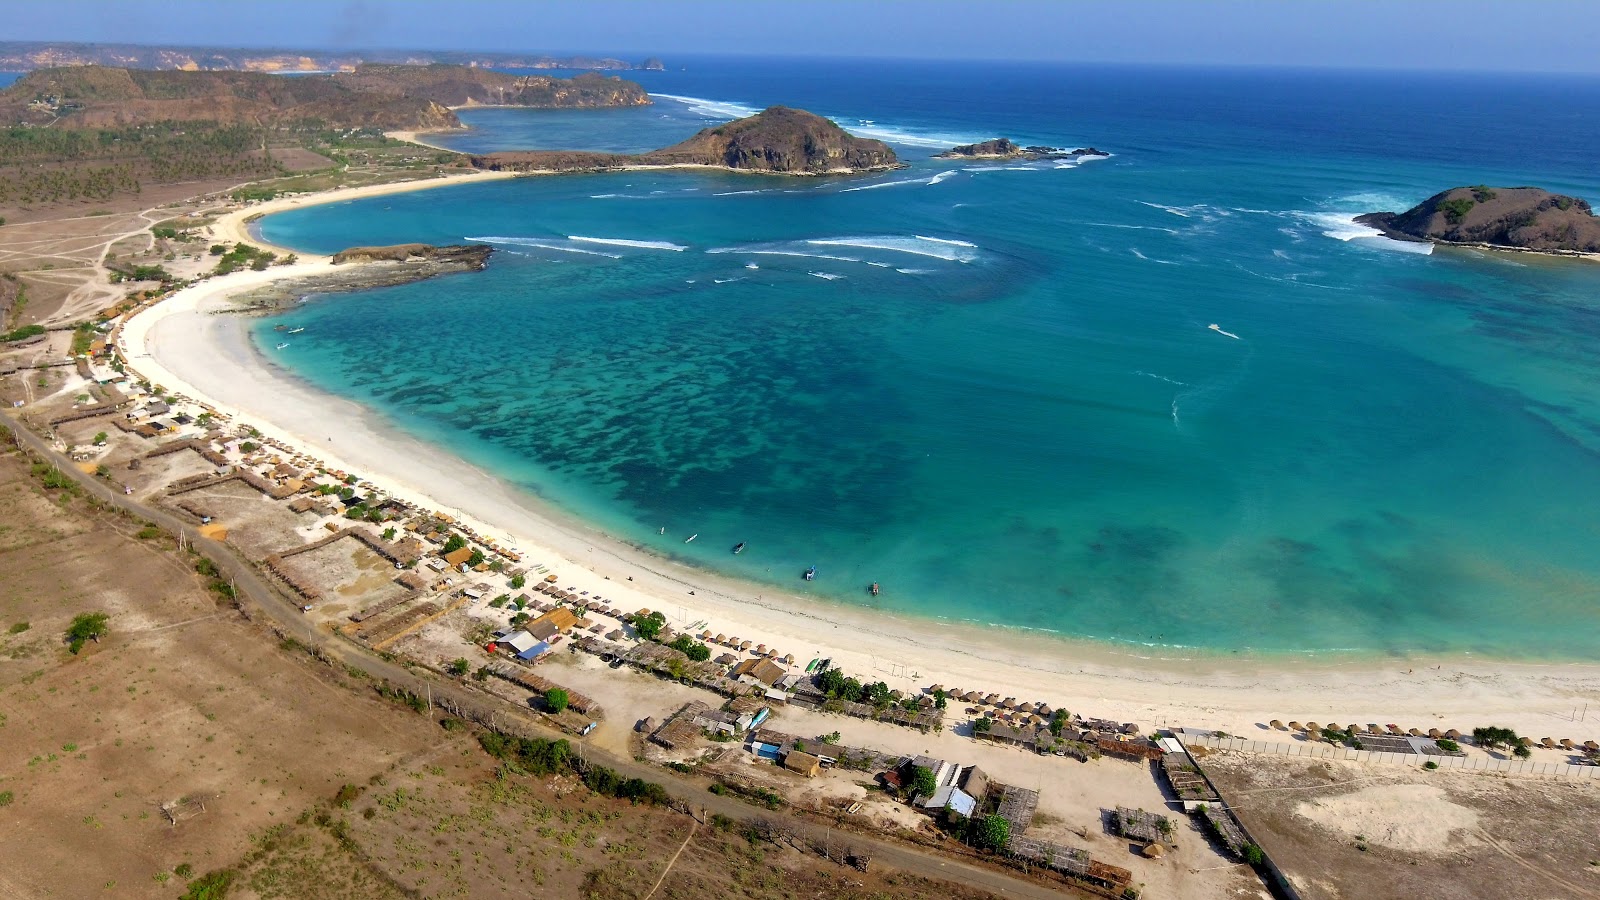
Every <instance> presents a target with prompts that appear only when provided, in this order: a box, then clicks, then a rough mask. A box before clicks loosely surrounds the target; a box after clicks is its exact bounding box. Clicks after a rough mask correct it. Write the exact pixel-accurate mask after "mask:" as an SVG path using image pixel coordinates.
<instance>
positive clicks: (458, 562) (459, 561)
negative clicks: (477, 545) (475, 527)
mask: <svg viewBox="0 0 1600 900" xmlns="http://www.w3.org/2000/svg"><path fill="white" fill-rule="evenodd" d="M470 559H472V548H471V547H457V548H456V549H454V550H451V551H450V552H449V553H446V554H445V555H444V563H445V565H447V566H449V567H450V568H452V569H459V568H461V567H462V566H464V565H466V564H467V561H468V560H470Z"/></svg>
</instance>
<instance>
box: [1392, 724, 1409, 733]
mask: <svg viewBox="0 0 1600 900" xmlns="http://www.w3.org/2000/svg"><path fill="white" fill-rule="evenodd" d="M1389 733H1390V734H1405V732H1404V731H1401V730H1400V726H1399V725H1396V724H1394V723H1393V722H1391V723H1389Z"/></svg>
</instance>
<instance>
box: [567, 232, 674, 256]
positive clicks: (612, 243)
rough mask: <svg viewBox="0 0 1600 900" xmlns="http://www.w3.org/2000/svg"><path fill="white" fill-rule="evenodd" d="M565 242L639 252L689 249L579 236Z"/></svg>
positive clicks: (661, 243) (569, 236)
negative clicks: (623, 248) (599, 245)
mask: <svg viewBox="0 0 1600 900" xmlns="http://www.w3.org/2000/svg"><path fill="white" fill-rule="evenodd" d="M567 240H569V241H578V242H579V243H583V244H605V245H606V246H609V247H634V248H637V249H640V250H673V251H677V252H682V251H684V250H687V249H689V248H688V247H685V246H684V245H682V244H674V243H672V242H671V241H631V240H628V239H626V238H598V237H584V236H583V235H579V234H569V235H567Z"/></svg>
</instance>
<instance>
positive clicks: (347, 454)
mask: <svg viewBox="0 0 1600 900" xmlns="http://www.w3.org/2000/svg"><path fill="white" fill-rule="evenodd" d="M490 177H497V176H494V175H488V174H474V175H465V176H461V177H454V176H452V177H450V178H446V179H435V180H430V181H424V182H415V183H407V184H400V185H384V186H380V187H374V188H370V189H359V190H349V191H341V192H333V193H330V194H325V195H315V196H309V195H308V196H302V197H295V198H286V199H284V200H281V201H272V202H270V203H267V204H259V205H256V206H253V207H250V208H248V209H246V210H243V211H240V212H238V213H234V214H231V215H230V216H227V217H225V218H224V219H222V220H221V221H219V223H218V224H217V226H216V228H217V230H218V236H219V237H225V238H229V239H232V240H247V239H249V237H248V235H247V234H246V233H245V224H244V219H245V218H246V217H247V216H254V215H256V214H258V213H266V212H272V211H276V210H279V209H284V208H291V207H297V206H304V205H309V204H314V203H325V202H334V201H339V200H344V199H349V198H354V197H357V196H371V195H373V194H378V193H387V192H392V191H401V190H415V189H419V188H425V187H433V186H438V185H443V184H455V183H460V182H464V181H472V180H480V179H484V178H490ZM501 177H504V176H501ZM300 258H301V260H302V261H301V262H299V263H297V264H295V265H292V266H280V267H274V268H272V269H269V270H266V271H262V272H255V271H240V272H236V273H233V274H231V275H228V276H224V277H219V278H212V279H210V280H207V281H204V282H201V283H200V284H197V285H194V286H192V287H189V288H187V289H184V290H182V291H179V292H178V293H176V294H174V295H173V296H172V297H170V298H168V299H166V300H164V301H162V302H160V303H158V304H156V305H154V306H152V307H150V308H148V309H146V310H145V311H143V312H140V313H139V314H138V315H136V316H134V317H133V318H132V319H130V320H129V321H128V322H127V323H126V324H125V325H124V327H123V329H122V332H121V341H122V346H123V350H124V353H125V356H126V358H127V360H128V362H129V364H130V365H131V367H132V368H133V369H134V370H136V371H137V372H138V373H139V374H141V375H143V376H144V377H146V378H148V379H149V380H150V381H151V382H153V383H155V384H159V385H161V386H163V387H165V388H166V389H167V390H168V391H173V392H177V393H179V394H183V395H187V396H188V397H190V398H193V399H195V400H198V401H200V402H203V403H207V404H209V405H211V406H213V407H215V408H216V409H218V410H219V411H221V412H223V413H226V414H228V415H230V416H232V417H234V419H235V421H236V422H245V423H249V424H251V425H254V426H255V427H257V428H258V429H260V430H261V431H262V432H263V433H265V434H267V435H268V436H270V437H273V438H275V439H277V440H280V441H283V442H286V443H289V444H293V445H296V446H298V447H300V448H302V449H303V450H304V451H305V452H306V453H307V454H308V455H310V456H314V457H317V458H320V459H322V460H323V461H324V462H325V463H326V464H327V465H328V466H329V467H331V468H336V469H344V470H347V471H350V472H356V473H359V474H360V475H361V476H362V477H364V478H366V479H368V480H370V481H371V482H373V483H374V484H376V485H378V486H379V487H380V488H382V489H384V490H387V491H389V492H391V493H392V494H394V495H396V496H398V497H401V498H403V499H406V500H408V501H410V502H413V503H416V504H419V505H421V506H424V507H428V508H432V509H436V510H439V511H443V512H447V513H449V514H451V515H454V516H456V517H457V518H459V519H462V520H464V521H466V522H469V523H471V524H472V526H473V527H474V528H475V529H476V530H477V531H478V532H479V533H480V534H482V535H486V536H494V537H496V538H501V539H503V540H502V541H501V543H502V545H510V546H513V547H514V548H515V549H516V550H517V552H519V553H520V554H521V556H522V559H523V562H524V563H528V562H532V563H536V564H543V565H547V566H549V567H550V568H551V570H552V571H553V572H556V573H559V575H560V578H561V582H562V584H563V585H564V586H565V585H574V586H576V588H577V589H579V590H587V591H589V592H591V593H592V594H597V595H600V596H602V597H604V598H605V600H606V602H608V603H611V604H612V605H615V606H618V607H621V608H624V609H628V610H633V609H637V608H640V607H648V608H650V609H656V610H661V611H662V612H664V613H665V614H666V615H667V616H668V619H669V622H670V623H671V624H672V625H673V626H674V627H676V628H679V629H684V628H687V627H689V626H690V625H692V624H694V623H698V622H702V621H703V622H704V623H705V624H704V625H703V626H696V627H693V629H692V630H693V631H694V632H695V633H698V632H699V631H700V630H701V629H702V627H703V628H709V629H710V630H711V631H712V632H713V633H724V634H727V635H729V636H733V635H738V636H739V637H740V638H741V639H745V640H750V641H753V642H756V643H764V644H766V645H767V646H769V647H776V648H777V649H778V650H779V651H780V652H781V653H792V654H793V655H794V656H795V657H796V659H797V660H799V663H800V665H802V666H803V665H805V663H807V662H808V661H810V660H811V659H812V658H814V657H831V658H832V659H833V661H834V663H835V664H836V665H839V666H841V667H843V668H844V669H845V670H846V671H847V672H850V673H852V674H855V675H857V676H860V677H863V678H867V679H881V680H883V681H886V682H887V683H888V684H889V685H890V687H892V688H899V689H902V690H907V691H913V690H920V689H922V688H924V687H926V686H928V685H932V684H935V683H938V684H942V685H944V686H945V687H946V688H959V689H960V690H963V691H967V690H981V691H983V692H985V693H987V692H995V693H999V694H1000V695H1001V696H1004V697H1016V698H1018V699H1019V700H1025V701H1044V702H1046V703H1049V704H1050V705H1051V706H1054V707H1065V708H1067V709H1069V710H1071V711H1073V712H1075V713H1081V714H1083V715H1086V716H1096V717H1103V718H1108V719H1114V720H1118V721H1127V722H1136V723H1138V724H1139V725H1141V726H1142V727H1144V728H1145V729H1147V730H1148V729H1150V728H1157V727H1176V726H1184V727H1191V728H1220V729H1224V730H1226V731H1229V732H1231V733H1234V734H1239V735H1244V736H1250V735H1255V734H1261V733H1263V731H1262V729H1264V728H1265V725H1264V724H1263V723H1266V722H1268V721H1270V720H1272V719H1281V720H1284V721H1289V720H1295V719H1298V720H1301V721H1305V720H1316V721H1339V722H1360V723H1367V722H1377V723H1384V724H1387V723H1397V724H1399V725H1401V726H1402V727H1406V728H1409V727H1418V728H1422V729H1424V730H1426V729H1428V728H1431V727H1439V728H1459V729H1462V730H1464V731H1465V730H1468V729H1471V728H1472V727H1474V726H1477V725H1483V724H1499V725H1503V726H1508V727H1512V728H1515V729H1517V730H1518V731H1519V732H1520V733H1522V734H1525V735H1532V736H1534V737H1536V738H1537V737H1542V736H1545V735H1550V736H1553V737H1556V738H1560V737H1572V738H1575V739H1579V740H1582V739H1584V738H1588V737H1591V736H1593V735H1594V734H1595V733H1597V732H1600V727H1597V726H1600V665H1581V664H1569V663H1560V664H1550V665H1539V664H1536V663H1529V662H1509V663H1501V662H1498V661H1494V660H1476V659H1471V658H1468V659H1461V658H1454V659H1450V658H1446V659H1428V658H1421V657H1414V658H1406V659H1395V658H1391V659H1383V660H1378V659H1369V660H1348V659H1333V658H1324V657H1304V658H1300V659H1286V658H1282V657H1274V658H1266V659H1260V658H1250V657H1245V656H1239V657H1234V658H1227V657H1204V658H1200V659H1175V658H1146V657H1141V656H1139V655H1136V654H1135V653H1134V652H1127V653H1123V652H1119V651H1118V650H1117V649H1116V648H1113V647H1109V646H1104V645H1094V644H1087V643H1080V642H1068V641H1063V640H1057V639H1053V638H1048V637H1044V636H1040V635H1036V634H1030V633H1025V632H1014V631H1009V630H1006V629H1001V628H978V627H973V626H970V625H967V624H942V623H939V622H935V621H927V620H917V619H912V618H909V617H904V616H896V615H891V614H886V613H881V612H877V611H872V610H863V609H855V608H850V607H847V606H844V605H842V604H826V603H820V602H818V601H816V600H814V599H803V598H801V597H798V596H788V595H785V594H784V592H782V591H781V590H779V589H775V588H771V587H766V586H760V585H752V584H744V583H739V582H735V581H732V580H726V579H722V578H719V577H717V576H715V575H712V574H709V573H706V572H702V571H699V570H695V569H690V568H687V567H683V566H680V565H677V564H674V563H672V562H669V561H666V560H662V559H659V558H656V557H653V556H650V555H647V554H644V553H642V552H639V551H636V550H634V549H633V548H631V547H629V546H627V545H626V544H625V543H623V540H625V539H626V536H625V535H622V536H618V537H620V538H621V539H622V540H619V539H617V538H613V537H610V536H607V535H605V534H602V533H601V532H599V531H598V530H596V529H594V528H592V527H590V526H588V525H586V524H585V523H582V522H579V521H576V520H573V519H571V518H570V517H567V516H565V515H563V514H561V513H560V512H558V511H555V510H551V509H549V508H547V507H545V506H544V505H543V504H541V503H540V502H539V501H537V500H536V499H534V498H532V497H529V496H527V495H526V494H525V493H523V492H521V491H519V490H517V489H515V488H513V487H511V486H509V485H507V484H504V483H502V482H501V481H499V480H497V479H496V478H495V477H493V476H492V475H490V474H489V473H486V472H483V471H480V470H478V469H476V468H474V467H473V466H471V465H470V464H468V463H466V462H464V461H462V460H461V459H459V458H457V457H455V456H452V455H451V454H450V453H449V452H448V451H447V450H445V449H443V448H440V447H436V446H433V445H430V444H426V443H424V442H422V441H419V440H417V439H414V438H412V437H409V436H407V435H405V434H403V433H401V432H400V431H399V430H398V429H397V428H395V427H394V426H392V425H391V424H390V423H388V422H387V421H385V420H384V419H383V418H381V417H380V416H379V415H378V414H376V413H374V412H372V411H370V410H367V409H365V408H364V407H362V406H360V405H358V404H356V403H354V402H352V401H349V400H345V399H341V398H338V397H335V396H332V395H330V394H328V393H326V392H324V391H321V390H319V389H316V388H313V387H311V386H310V385H308V384H306V383H304V382H303V381H301V380H300V379H298V378H296V377H294V376H293V375H292V374H291V373H289V372H287V371H286V370H284V369H282V368H281V367H279V366H277V365H276V364H274V363H273V362H272V361H271V360H270V359H269V358H267V357H266V356H264V355H263V354H262V353H261V352H260V351H258V350H257V349H255V347H254V346H253V345H252V343H251V341H250V340H249V337H248V334H247V331H246V328H247V325H248V320H246V319H244V318H242V317H238V316H233V315H226V314H222V315H218V314H216V313H218V312H219V311H224V310H227V309H229V308H230V304H229V301H228V297H229V296H230V295H232V294H235V293H237V292H239V291H241V290H244V289H247V288H251V287H255V286H258V285H260V284H263V283H265V282H268V281H270V280H275V279H279V278H285V277H294V276H302V275H308V274H315V273H318V272H323V271H327V270H328V269H329V268H330V265H331V264H330V263H329V261H328V260H327V259H326V258H314V257H310V256H308V255H306V254H301V256H300ZM468 277H470V276H468ZM318 302H330V303H337V302H339V301H338V298H337V297H333V298H329V299H326V300H322V301H318ZM1153 653H1154V651H1153ZM1586 703H1587V704H1591V705H1593V706H1594V707H1595V715H1596V718H1594V719H1590V720H1588V722H1586V723H1585V722H1575V721H1573V720H1572V717H1573V713H1574V710H1581V708H1582V707H1584V705H1585V704H1586ZM953 706H954V709H953V710H952V711H953V713H954V717H955V720H957V721H959V720H960V719H961V715H960V713H961V708H962V707H963V706H964V704H960V703H955V704H953Z"/></svg>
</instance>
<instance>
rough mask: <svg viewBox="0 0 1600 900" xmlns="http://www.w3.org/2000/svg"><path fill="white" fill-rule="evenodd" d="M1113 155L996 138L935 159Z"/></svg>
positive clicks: (955, 150) (1093, 149)
mask: <svg viewBox="0 0 1600 900" xmlns="http://www.w3.org/2000/svg"><path fill="white" fill-rule="evenodd" d="M1110 155H1111V154H1109V153H1105V152H1103V151H1100V150H1096V149H1095V148H1093V147H1080V148H1078V149H1077V150H1062V149H1060V148H1058V147H1040V146H1032V147H1023V146H1019V145H1018V144H1017V143H1016V142H1015V141H1013V140H1011V139H1010V138H995V139H994V140H990V141H983V142H981V143H977V144H963V145H961V146H960V147H951V148H950V149H949V150H946V151H945V152H943V153H940V154H939V155H937V156H935V157H934V159H993V160H1013V159H1022V160H1035V159H1078V158H1079V157H1084V156H1110Z"/></svg>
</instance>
